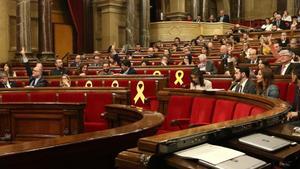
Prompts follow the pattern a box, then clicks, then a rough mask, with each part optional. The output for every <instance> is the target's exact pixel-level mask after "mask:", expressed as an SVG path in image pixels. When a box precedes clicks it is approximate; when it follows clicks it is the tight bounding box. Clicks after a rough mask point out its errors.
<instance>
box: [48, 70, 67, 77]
mask: <svg viewBox="0 0 300 169" xmlns="http://www.w3.org/2000/svg"><path fill="white" fill-rule="evenodd" d="M68 73H69V71H68V69H66V68H61V69H57V68H54V69H53V70H51V72H50V75H51V76H61V75H64V74H68Z"/></svg>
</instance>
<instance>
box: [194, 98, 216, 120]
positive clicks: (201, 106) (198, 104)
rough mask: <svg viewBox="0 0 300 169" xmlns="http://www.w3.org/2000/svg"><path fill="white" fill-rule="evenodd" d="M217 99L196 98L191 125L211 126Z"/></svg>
mask: <svg viewBox="0 0 300 169" xmlns="http://www.w3.org/2000/svg"><path fill="white" fill-rule="evenodd" d="M215 101H216V99H214V98H204V97H196V98H194V101H193V106H192V115H191V119H190V124H205V123H206V124H209V123H210V122H211V118H212V113H213V110H214V106H215Z"/></svg>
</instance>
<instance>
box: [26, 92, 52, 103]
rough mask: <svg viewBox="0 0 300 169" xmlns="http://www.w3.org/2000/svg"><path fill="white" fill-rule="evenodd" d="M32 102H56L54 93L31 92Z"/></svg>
mask: <svg viewBox="0 0 300 169" xmlns="http://www.w3.org/2000/svg"><path fill="white" fill-rule="evenodd" d="M30 100H31V101H32V102H56V93H50V92H32V93H30Z"/></svg>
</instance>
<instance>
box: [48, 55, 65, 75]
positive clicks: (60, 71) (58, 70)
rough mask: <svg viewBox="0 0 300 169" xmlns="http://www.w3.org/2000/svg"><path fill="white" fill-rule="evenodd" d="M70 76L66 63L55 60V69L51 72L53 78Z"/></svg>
mask: <svg viewBox="0 0 300 169" xmlns="http://www.w3.org/2000/svg"><path fill="white" fill-rule="evenodd" d="M65 74H68V70H67V69H66V68H64V63H63V61H62V60H61V59H56V60H55V68H54V69H53V70H51V72H50V75H52V76H61V75H65Z"/></svg>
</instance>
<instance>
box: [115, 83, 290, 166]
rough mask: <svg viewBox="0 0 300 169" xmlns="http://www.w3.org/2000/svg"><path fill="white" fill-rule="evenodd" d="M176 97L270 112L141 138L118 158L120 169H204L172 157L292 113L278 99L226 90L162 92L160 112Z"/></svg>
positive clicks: (260, 126) (263, 126)
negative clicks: (229, 102) (231, 102)
mask: <svg viewBox="0 0 300 169" xmlns="http://www.w3.org/2000/svg"><path fill="white" fill-rule="evenodd" d="M173 95H176V96H178V95H180V96H194V97H212V98H217V99H228V100H235V101H237V102H243V103H249V104H252V105H256V106H259V107H264V108H265V109H266V110H267V111H266V112H264V113H262V114H258V115H255V116H248V117H244V118H241V119H237V120H230V121H224V122H219V123H215V124H210V125H205V126H201V127H195V128H190V129H185V130H180V131H175V132H171V133H166V134H161V135H155V136H151V137H146V138H142V139H140V140H139V142H138V147H137V149H130V150H128V151H124V152H122V153H120V154H119V155H118V157H117V158H116V163H117V166H118V167H120V168H124V169H125V168H126V169H130V168H148V167H150V168H164V167H166V168H168V167H170V166H172V167H175V168H201V166H199V165H198V164H197V163H196V164H192V163H190V162H187V161H184V160H179V159H177V158H176V157H174V156H169V155H171V154H172V153H173V152H175V151H179V150H182V149H185V148H188V147H192V146H194V145H199V144H202V143H205V142H218V141H221V142H222V140H227V139H230V138H232V137H234V136H238V135H241V134H245V133H248V132H251V131H252V132H253V131H258V130H261V129H264V128H267V127H270V126H274V125H277V124H279V123H281V122H282V121H283V119H284V117H285V115H286V113H287V112H288V111H289V110H290V105H288V104H287V103H286V102H283V101H281V100H279V99H269V98H265V97H260V96H256V95H250V94H237V93H231V92H224V91H218V92H215V91H209V92H208V91H193V90H182V89H165V90H163V91H160V92H159V94H158V99H159V102H160V112H166V111H167V106H166V105H167V104H168V101H169V98H170V97H171V96H173Z"/></svg>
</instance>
